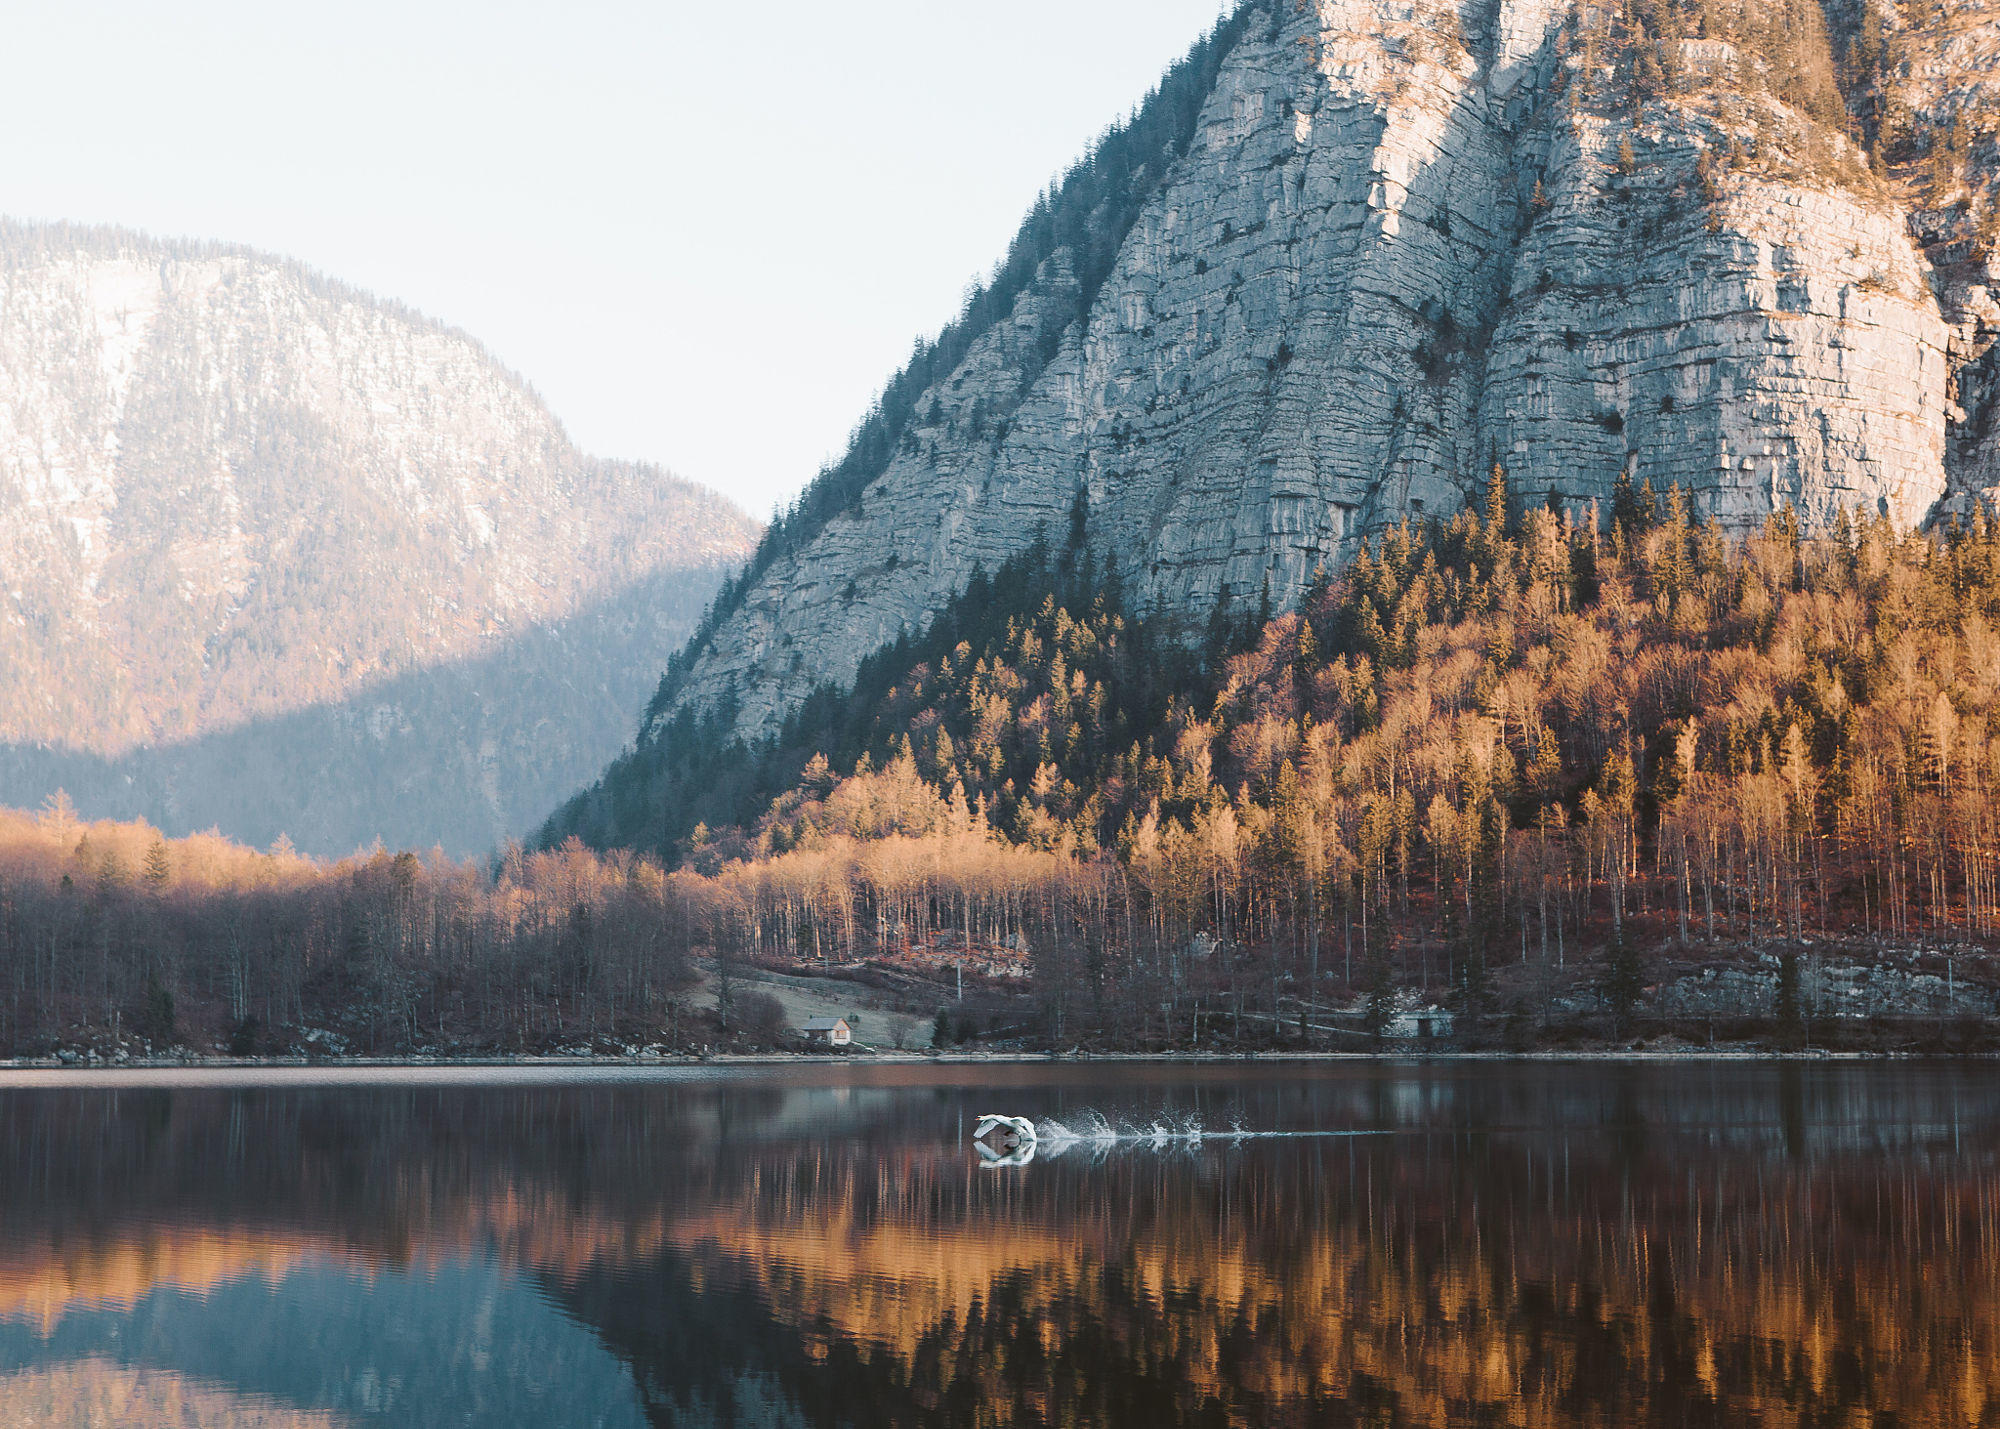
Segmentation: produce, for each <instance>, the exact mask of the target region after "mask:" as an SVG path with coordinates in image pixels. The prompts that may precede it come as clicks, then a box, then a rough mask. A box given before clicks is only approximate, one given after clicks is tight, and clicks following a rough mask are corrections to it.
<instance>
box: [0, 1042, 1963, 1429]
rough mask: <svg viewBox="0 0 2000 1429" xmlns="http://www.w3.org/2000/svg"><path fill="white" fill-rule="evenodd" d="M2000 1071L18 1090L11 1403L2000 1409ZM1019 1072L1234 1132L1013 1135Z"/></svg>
mask: <svg viewBox="0 0 2000 1429" xmlns="http://www.w3.org/2000/svg"><path fill="white" fill-rule="evenodd" d="M1993 1082H1994V1079H1993V1078H1992V1077H1991V1076H1990V1074H1989V1073H1988V1072H1987V1069H1985V1068H1983V1067H1977V1066H1973V1067H1956V1066H1916V1065H1897V1066H1887V1065H1884V1066H1866V1065H1831V1066H1829V1065H1801V1064H1796V1063H1792V1064H1782V1065H1742V1064H1738V1065H1727V1064H1691V1065H1681V1066H1674V1065H1623V1064H1578V1065H1567V1066H1564V1065H1532V1066H1485V1065H1470V1066H1429V1067H1425V1066H1412V1067H1403V1068H1394V1067H1379V1066H1370V1065H1352V1066H1348V1065H1343V1066H1337V1067H1327V1068H1314V1069H1308V1070H1303V1071H1298V1072H1284V1073H1279V1074H1275V1075H1274V1074H1272V1073H1271V1072H1269V1071H1268V1070H1265V1069H1257V1070H1256V1071H1254V1072H1245V1073H1238V1072H1235V1071H1231V1070H1223V1069H1196V1070H1178V1071H1172V1072H1166V1073H1164V1074H1163V1069H1161V1068H1157V1067H1144V1068H1125V1067H1119V1068H1111V1069H1108V1070H1107V1069H1102V1068H1067V1069H1043V1068H1030V1067H1012V1068H1000V1069H993V1070H973V1071H965V1070H962V1069H936V1070H932V1069H924V1070H907V1071H905V1070H896V1069H889V1070H875V1071H869V1070H865V1069H862V1070H854V1069H845V1068H813V1069H807V1070H801V1071H796V1072H794V1071H784V1072H770V1073H758V1074H745V1075H741V1076H706V1077H699V1078H653V1079H649V1080H618V1079H597V1080H589V1081H565V1082H560V1083H555V1084H540V1085H537V1084H523V1083H519V1082H509V1081H506V1080H499V1081H496V1082H495V1084H492V1085H483V1086H479V1085H467V1086H450V1087H439V1086H435V1085H426V1084H424V1083H422V1082H420V1081H418V1080H414V1079H411V1078H398V1077H382V1078H377V1079H374V1080H373V1081H371V1082H367V1083H363V1084H357V1085H320V1084H313V1083H295V1084H288V1085H279V1086H234V1087H229V1086H203V1085H177V1086H176V1085H158V1086H134V1085H133V1084H131V1083H118V1084H116V1086H115V1087H114V1088H79V1087H77V1086H76V1085H75V1084H74V1083H68V1084H60V1085H58V1086H56V1087H54V1088H36V1089H26V1090H8V1091H4V1092H0V1423H6V1424H10V1425H11V1424H51V1425H55V1424H65V1425H67V1424H84V1423H121V1424H136V1423H153V1422H157V1423H172V1424H176V1425H182V1424H216V1425H245V1424H258V1425H263V1424H271V1425H347V1424H385V1423H388V1424H411V1425H418V1424H422V1425H432V1424H469V1425H472V1424H476V1425H509V1424H523V1425H526V1424H536V1425H563V1424H587V1425H623V1424H641V1423H647V1422H651V1423H654V1424H689V1425H706V1424H797V1425H812V1426H834V1425H845V1424H856V1425H864V1424H867V1425H872V1424H948V1425H968V1426H969V1425H974V1424H1049V1425H1053V1424H1147V1425H1151V1424H1161V1425H1173V1424H1246V1425H1252V1424H1254V1425H1263V1424H1273V1425H1285V1424H1301V1425H1303V1424H1334V1425H1341V1424H1385V1425H1386V1424H1487V1423H1504V1424H1580V1425H1628V1424H1649V1425H1650V1424H1661V1425H1666V1424H1673V1425H1682V1424H1715V1425H1724V1424H1728V1425H1741V1424H1747V1423H1759V1424H1764V1425H1772V1426H1775V1425H1808V1424H1812V1425H1817V1424H1841V1425H1847V1424H1886V1423H1895V1424H1901V1425H1930V1424H1936V1425H1944V1424H1952V1425H1960V1424H1984V1423H1996V1422H2000V1345H1996V1337H2000V1331H1996V1328H1995V1319H1996V1317H1995V1314H1994V1310H1995V1307H1996V1305H2000V1301H1996V1298H1995V1293H1996V1288H1997V1287H1996V1281H1997V1280H2000V1277H1997V1276H1996V1271H2000V1256H1996V1250H1997V1249H2000V1192H1996V1180H1995V1176H1994V1170H1995V1166H1996V1152H2000V1088H1996V1087H1995V1086H1994V1085H1993ZM995 1109H998V1110H1005V1111H1009V1112H1016V1113H1020V1114H1025V1115H1028V1116H1031V1117H1034V1118H1036V1119H1037V1120H1038V1121H1040V1120H1045V1119H1048V1118H1056V1119H1060V1120H1063V1121H1064V1122H1065V1123H1066V1124H1068V1125H1071V1126H1083V1125H1089V1124H1092V1123H1091V1114H1092V1113H1101V1114H1102V1115H1104V1116H1105V1117H1107V1118H1109V1119H1112V1120H1118V1119H1124V1120H1128V1121H1136V1122H1141V1123H1145V1124H1151V1123H1153V1122H1159V1123H1160V1124H1162V1125H1171V1126H1174V1127H1178V1128H1182V1129H1183V1130H1186V1129H1188V1128H1197V1129H1199V1130H1200V1131H1201V1132H1202V1134H1201V1135H1199V1136H1191V1135H1180V1136H1161V1137H1154V1138H1145V1137H1141V1138H1138V1139H1135V1140H1127V1141H1120V1142H1111V1143H1103V1144H1099V1145H1096V1146H1094V1147H1092V1148H1090V1149H1089V1152H1088V1154H1079V1153H1078V1152H1077V1151H1075V1150H1074V1149H1071V1150H1065V1151H1063V1152H1062V1153H1061V1154H1057V1155H1054V1156H1051V1155H1049V1154H1048V1149H1047V1148H1044V1151H1043V1154H1042V1155H1040V1156H1038V1157H1037V1159H1036V1160H1035V1161H1034V1162H1033V1163H1032V1164H1029V1165H1024V1166H1020V1167H1016V1168H1012V1169H1008V1170H998V1171H996V1170H993V1169H990V1168H984V1167H982V1166H981V1165H980V1164H979V1160H978V1158H977V1157H976V1156H975V1155H974V1154H973V1153H972V1151H971V1150H970V1148H969V1146H968V1144H967V1139H968V1136H969V1132H970V1129H971V1127H972V1125H973V1124H974V1123H975V1122H976V1120H977V1114H978V1113H980V1112H984V1111H988V1110H995ZM1238 1127H1240V1128H1245V1129H1250V1130H1255V1131H1257V1132H1259V1133H1261V1134H1260V1135H1258V1136H1256V1137H1254V1138H1248V1139H1236V1138H1235V1137H1233V1136H1229V1135H1223V1136H1220V1137H1218V1136H1217V1135H1216V1134H1215V1133H1216V1132H1218V1131H1220V1132H1225V1133H1226V1132H1228V1131H1229V1130H1230V1129H1232V1128H1238ZM1288 1130H1289V1131H1300V1132H1313V1133H1318V1134H1316V1135H1310V1136H1301V1137H1298V1138H1294V1139H1287V1138H1284V1137H1277V1136H1271V1135H1268V1133H1272V1132H1283V1131H1288ZM1329 1131H1341V1132H1349V1133H1367V1134H1359V1135H1352V1134H1351V1135H1342V1136H1338V1137H1330V1136H1327V1135H1325V1134H1324V1133H1326V1132H1329Z"/></svg>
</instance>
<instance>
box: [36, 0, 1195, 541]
mask: <svg viewBox="0 0 2000 1429" xmlns="http://www.w3.org/2000/svg"><path fill="white" fill-rule="evenodd" d="M1220 8H1221V7H1220V4H1219V0H999V3H983V4H973V3H966V0H853V3H850V4H845V5H836V4H827V3H814V0H760V3H754V4H744V3H740V0H739V3H727V0H724V3H709V4H701V5H695V4H688V3H684V0H661V3H656V4H650V5H648V4H638V3H614V0H582V3H577V2H576V0H571V3H564V4H553V3H544V4H540V5H527V4H521V3H517V0H478V3H458V0H397V2H396V3H387V2H386V0H344V3H341V4H299V3H285V2H284V0H279V3H273V0H255V3H242V0H179V3H172V4H167V3H137V0H128V3H112V0H51V3H43V4H34V5H17V6H13V7H11V13H10V14H9V15H8V19H7V39H6V44H7V50H8V55H9V59H10V61H11V63H9V65H8V66H7V69H8V75H7V80H6V83H5V84H4V85H0V155H4V161H0V212H5V213H7V214H10V215H13V216H15V217H20V218H37V219H59V218H60V219H71V220H77V221H83V222H91V223H117V224H121V225H124V226H127V227H132V228H139V229H144V230H146V231H148V232H151V233H154V234H158V235H161V236H177V237H182V236H184V237H195V238H216V239H223V240H227V241H230V242H234V243H243V244H248V245H251V246H253V247H256V248H261V249H266V250H269V251H272V252H276V253H284V254H289V255H292V256H295V257H298V258H301V259H303V260H305V261H306V262H307V263H309V264H311V265H313V266H314V267H317V268H320V269H322V270H324V271H325V272H327V273H328V274H330V275H332V276H334V277H336V278H339V279H342V280H344V281H346V282H348V283H351V284H354V285H356V286H359V287H362V288H366V289H369V290H371V291H374V292H376V293H380V294H383V295H386V296H390V297H394V298H399V299H401V300H402V301H404V302H406V303H408V304H409V305H411V306H413V307H416V308H419V309H421V310H422V311H424V312H426V313H429V314H431V315H433V316H435V317H438V318H442V319H443V320H444V321H446V322H449V323H451V324H453V325H455V326H457V327H460V328H463V329H464V330H466V331H467V332H469V333H471V334H472V335H473V336H475V337H477V338H479V339H480V340H481V341H482V342H484V343H485V344H486V345H487V346H488V347H489V348H491V349H492V350H493V351H494V352H495V353H496V354H498V356H499V357H500V359H501V360H502V361H504V362H505V363H507V364H508V365H509V366H510V367H512V368H514V369H515V370H516V371H519V372H520V373H522V374H523V375H524V376H526V377H527V378H528V380H529V381H531V382H532V383H533V384H534V385H535V386H536V388H537V389H538V390H539V391H540V392H541V393H542V395H543V396H544V397H546V398H547V399H548V401H549V403H550V405H551V406H552V407H553V408H554V409H555V412H556V414H557V415H558V416H559V417H560V418H561V419H562V420H563V422H564V423H565V424H566V425H567V426H568V428H569V430H570V433H571V435H572V436H574V437H575V438H576V440H577V441H578V443H579V444H580V445H582V446H583V447H584V448H586V449H587V450H590V451H593V452H596V453H598V454H600V455H605V456H618V457H633V458H641V459H645V460H649V461H656V462H659V463H661V464H662V465H665V466H668V467H671V468H673V469H674V470H676V471H678V472H680V473H682V474H683V475H685V476H688V477H691V478H693V479H695V480H698V481H702V482H705V483H707V484H708V485H710V486H713V487H715V488H717V489H718V490H720V491H723V492H724V493H726V494H728V495H729V496H731V497H732V498H734V499H735V500H737V501H738V502H739V503H741V504H742V505H743V506H744V507H746V508H747V509H748V510H750V511H751V512H752V513H753V514H756V515H759V516H763V515H766V514H768V513H769V511H770V509H771V507H772V504H773V502H774V501H777V500H779V499H781V498H783V497H786V496H788V495H789V494H791V493H792V492H794V491H796V490H797V489H798V488H799V487H800V486H802V485H803V484H804V483H805V482H806V481H807V480H809V479H810V478H811V476H812V475H813V473H814V472H815V471H816V470H817V469H818V467H819V465H820V464H821V462H822V461H824V460H825V459H827V458H828V457H829V456H831V455H834V454H837V452H838V450H839V449H840V448H841V447H842V446H843V445H844V441H845V438H846V435H847V433H848V431H849V430H850V429H851V428H852V427H853V425H854V423H855V422H856V421H857V420H858V419H859V418H860V416H861V415H862V413H863V411H864V410H865V409H866V407H867V405H868V402H869V400H870V399H871V398H872V396H873V395H874V393H875V392H876V391H877V390H878V389H879V388H880V386H881V384H882V382H883V381H884V380H885V379H886V378H887V377H888V376H889V374H890V372H891V371H892V370H894V368H896V367H897V366H899V365H900V364H901V362H902V359H903V358H904V357H905V356H906V355H907V354H908V352H909V348H910V345H911V342H912V341H913V340H914V339H915V338H916V337H917V336H918V335H919V334H926V333H934V332H936V330H937V329H938V328H939V327H940V326H941V325H942V324H943V323H944V322H945V321H946V320H947V319H948V318H949V317H950V316H951V315H952V314H953V313H954V312H955V311H956V309H957V306H958V303H959V301H960V298H961V296H962V294H963V291H964V288H965V286H966V284H967V282H968V280H970V279H972V278H974V277H975V276H978V275H980V274H983V273H984V272H986V271H988V270H989V269H990V268H991V266H992V264H993V262H994V261H995V260H996V259H998V258H999V257H1000V255H1001V253H1002V251H1003V250H1004V248H1005V246H1006V243H1007V240H1008V239H1009V238H1010V237H1011V236H1012V234H1013V231H1014V228H1015V226H1016V224H1017V223H1018V221H1019V219H1020V218H1021V216H1022V215H1023V214H1024V213H1025V212H1026V211H1027V209H1028V207H1029V205H1030V203H1031V202H1032V201H1033V199H1034V197H1035V194H1036V193H1037V191H1038V190H1039V189H1040V188H1041V187H1042V186H1043V185H1044V184H1045V183H1046V182H1047V181H1048V180H1049V179H1050V178H1052V177H1053V176H1054V175H1055V174H1056V172H1057V171H1058V170H1060V169H1061V168H1063V167H1064V166H1066V165H1067V164H1068V163H1069V162H1070V161H1071V160H1073V159H1074V158H1076V157H1077V156H1078V155H1079V154H1081V153H1082V151H1083V149H1084V148H1085V146H1086V144H1087V143H1088V141H1089V140H1090V139H1091V138H1092V137H1093V136H1094V135H1095V134H1096V133H1097V132H1098V131H1100V130H1101V129H1102V128H1103V127H1104V126H1105V125H1106V124H1108V123H1110V122H1111V121H1112V120H1114V119H1116V118H1118V117H1120V116H1122V115H1123V114H1125V113H1126V112H1128V111H1129V110H1130V109H1131V107H1132V106H1133V105H1134V104H1135V103H1136V102H1137V101H1138V100H1139V99H1140V97H1141V96H1142V95H1143V94H1144V93H1145V91H1146V90H1147V89H1148V88H1150V87H1151V85H1152V83H1153V82H1154V81H1155V80H1156V79H1157V78H1158V76H1159V74H1160V72H1161V71H1162V70H1163V69H1164V68H1166V66H1167V65H1168V64H1170V63H1171V62H1172V61H1173V60H1175V59H1176V58H1178V57H1179V56H1180V55H1181V54H1183V53H1184V52H1185V51H1186V50H1187V49H1188V47H1189V46H1190V45H1191V44H1192V43H1193V42H1194V40H1195V39H1196V38H1197V36H1198V35H1199V34H1200V33H1201V32H1202V31H1203V30H1204V29H1206V28H1207V27H1208V26H1209V25H1210V24H1212V23H1213V22H1214V20H1215V19H1216V16H1217V14H1218V12H1219V10H1220Z"/></svg>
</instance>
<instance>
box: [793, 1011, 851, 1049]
mask: <svg viewBox="0 0 2000 1429" xmlns="http://www.w3.org/2000/svg"><path fill="white" fill-rule="evenodd" d="M801 1030H802V1031H803V1032H804V1033H805V1034H806V1041H808V1042H816V1043H818V1044H820V1045H821V1046H824V1047H845V1046H847V1045H848V1044H849V1043H850V1042H852V1041H853V1040H854V1032H853V1029H851V1028H850V1027H848V1025H847V1019H846V1018H844V1017H815V1018H813V1019H811V1020H810V1021H809V1022H807V1023H806V1025H805V1026H804V1028H802V1029H801Z"/></svg>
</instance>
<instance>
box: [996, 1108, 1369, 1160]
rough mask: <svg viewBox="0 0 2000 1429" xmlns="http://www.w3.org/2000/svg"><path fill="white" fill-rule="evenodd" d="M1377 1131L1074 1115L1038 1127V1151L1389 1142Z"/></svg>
mask: <svg viewBox="0 0 2000 1429" xmlns="http://www.w3.org/2000/svg"><path fill="white" fill-rule="evenodd" d="M1392 1134H1393V1133H1392V1132H1389V1131H1384V1130H1378V1129H1374V1128H1347V1127H1342V1128H1304V1129H1298V1130H1290V1131H1266V1130H1259V1129H1257V1128H1254V1127H1249V1126H1245V1125H1244V1124H1243V1123H1242V1122H1240V1121H1232V1122H1230V1123H1228V1124H1227V1125H1225V1126H1220V1127H1211V1126H1207V1125H1205V1124H1204V1123H1203V1122H1202V1121H1201V1119H1200V1118H1199V1117H1195V1116H1192V1115H1176V1114H1173V1113H1167V1114H1164V1115H1161V1116H1157V1117H1154V1118H1151V1119H1149V1120H1146V1121H1134V1120H1128V1119H1125V1118H1118V1119H1113V1118H1111V1117H1108V1116H1106V1115H1104V1114H1103V1113H1102V1112H1096V1111H1084V1112H1078V1113H1074V1114H1073V1115H1072V1116H1071V1117H1070V1118H1069V1119H1068V1120H1067V1121H1058V1120H1056V1119H1055V1118H1053V1117H1050V1118H1045V1119H1043V1120H1040V1121H1037V1122H1036V1123H1035V1139H1036V1144H1037V1146H1038V1147H1039V1148H1040V1149H1041V1152H1042V1154H1043V1155H1045V1156H1057V1155H1061V1154H1062V1153H1063V1152H1065V1151H1082V1152H1097V1153H1110V1152H1112V1151H1116V1150H1121V1149H1124V1150H1147V1151H1167V1150H1175V1149H1182V1150H1193V1149H1196V1148H1199V1147H1202V1146H1209V1145H1215V1146H1233V1145H1236V1144H1237V1143H1239V1142H1245V1141H1314V1140H1321V1141H1324V1140H1334V1139H1337V1138H1342V1137H1356V1136H1389V1135H1392Z"/></svg>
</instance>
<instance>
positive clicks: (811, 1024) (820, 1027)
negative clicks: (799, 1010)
mask: <svg viewBox="0 0 2000 1429" xmlns="http://www.w3.org/2000/svg"><path fill="white" fill-rule="evenodd" d="M846 1025H847V1022H846V1019H844V1018H840V1017H814V1018H811V1019H809V1020H808V1021H807V1022H806V1031H808V1032H831V1031H833V1030H834V1029H835V1028H837V1027H845V1026H846Z"/></svg>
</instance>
